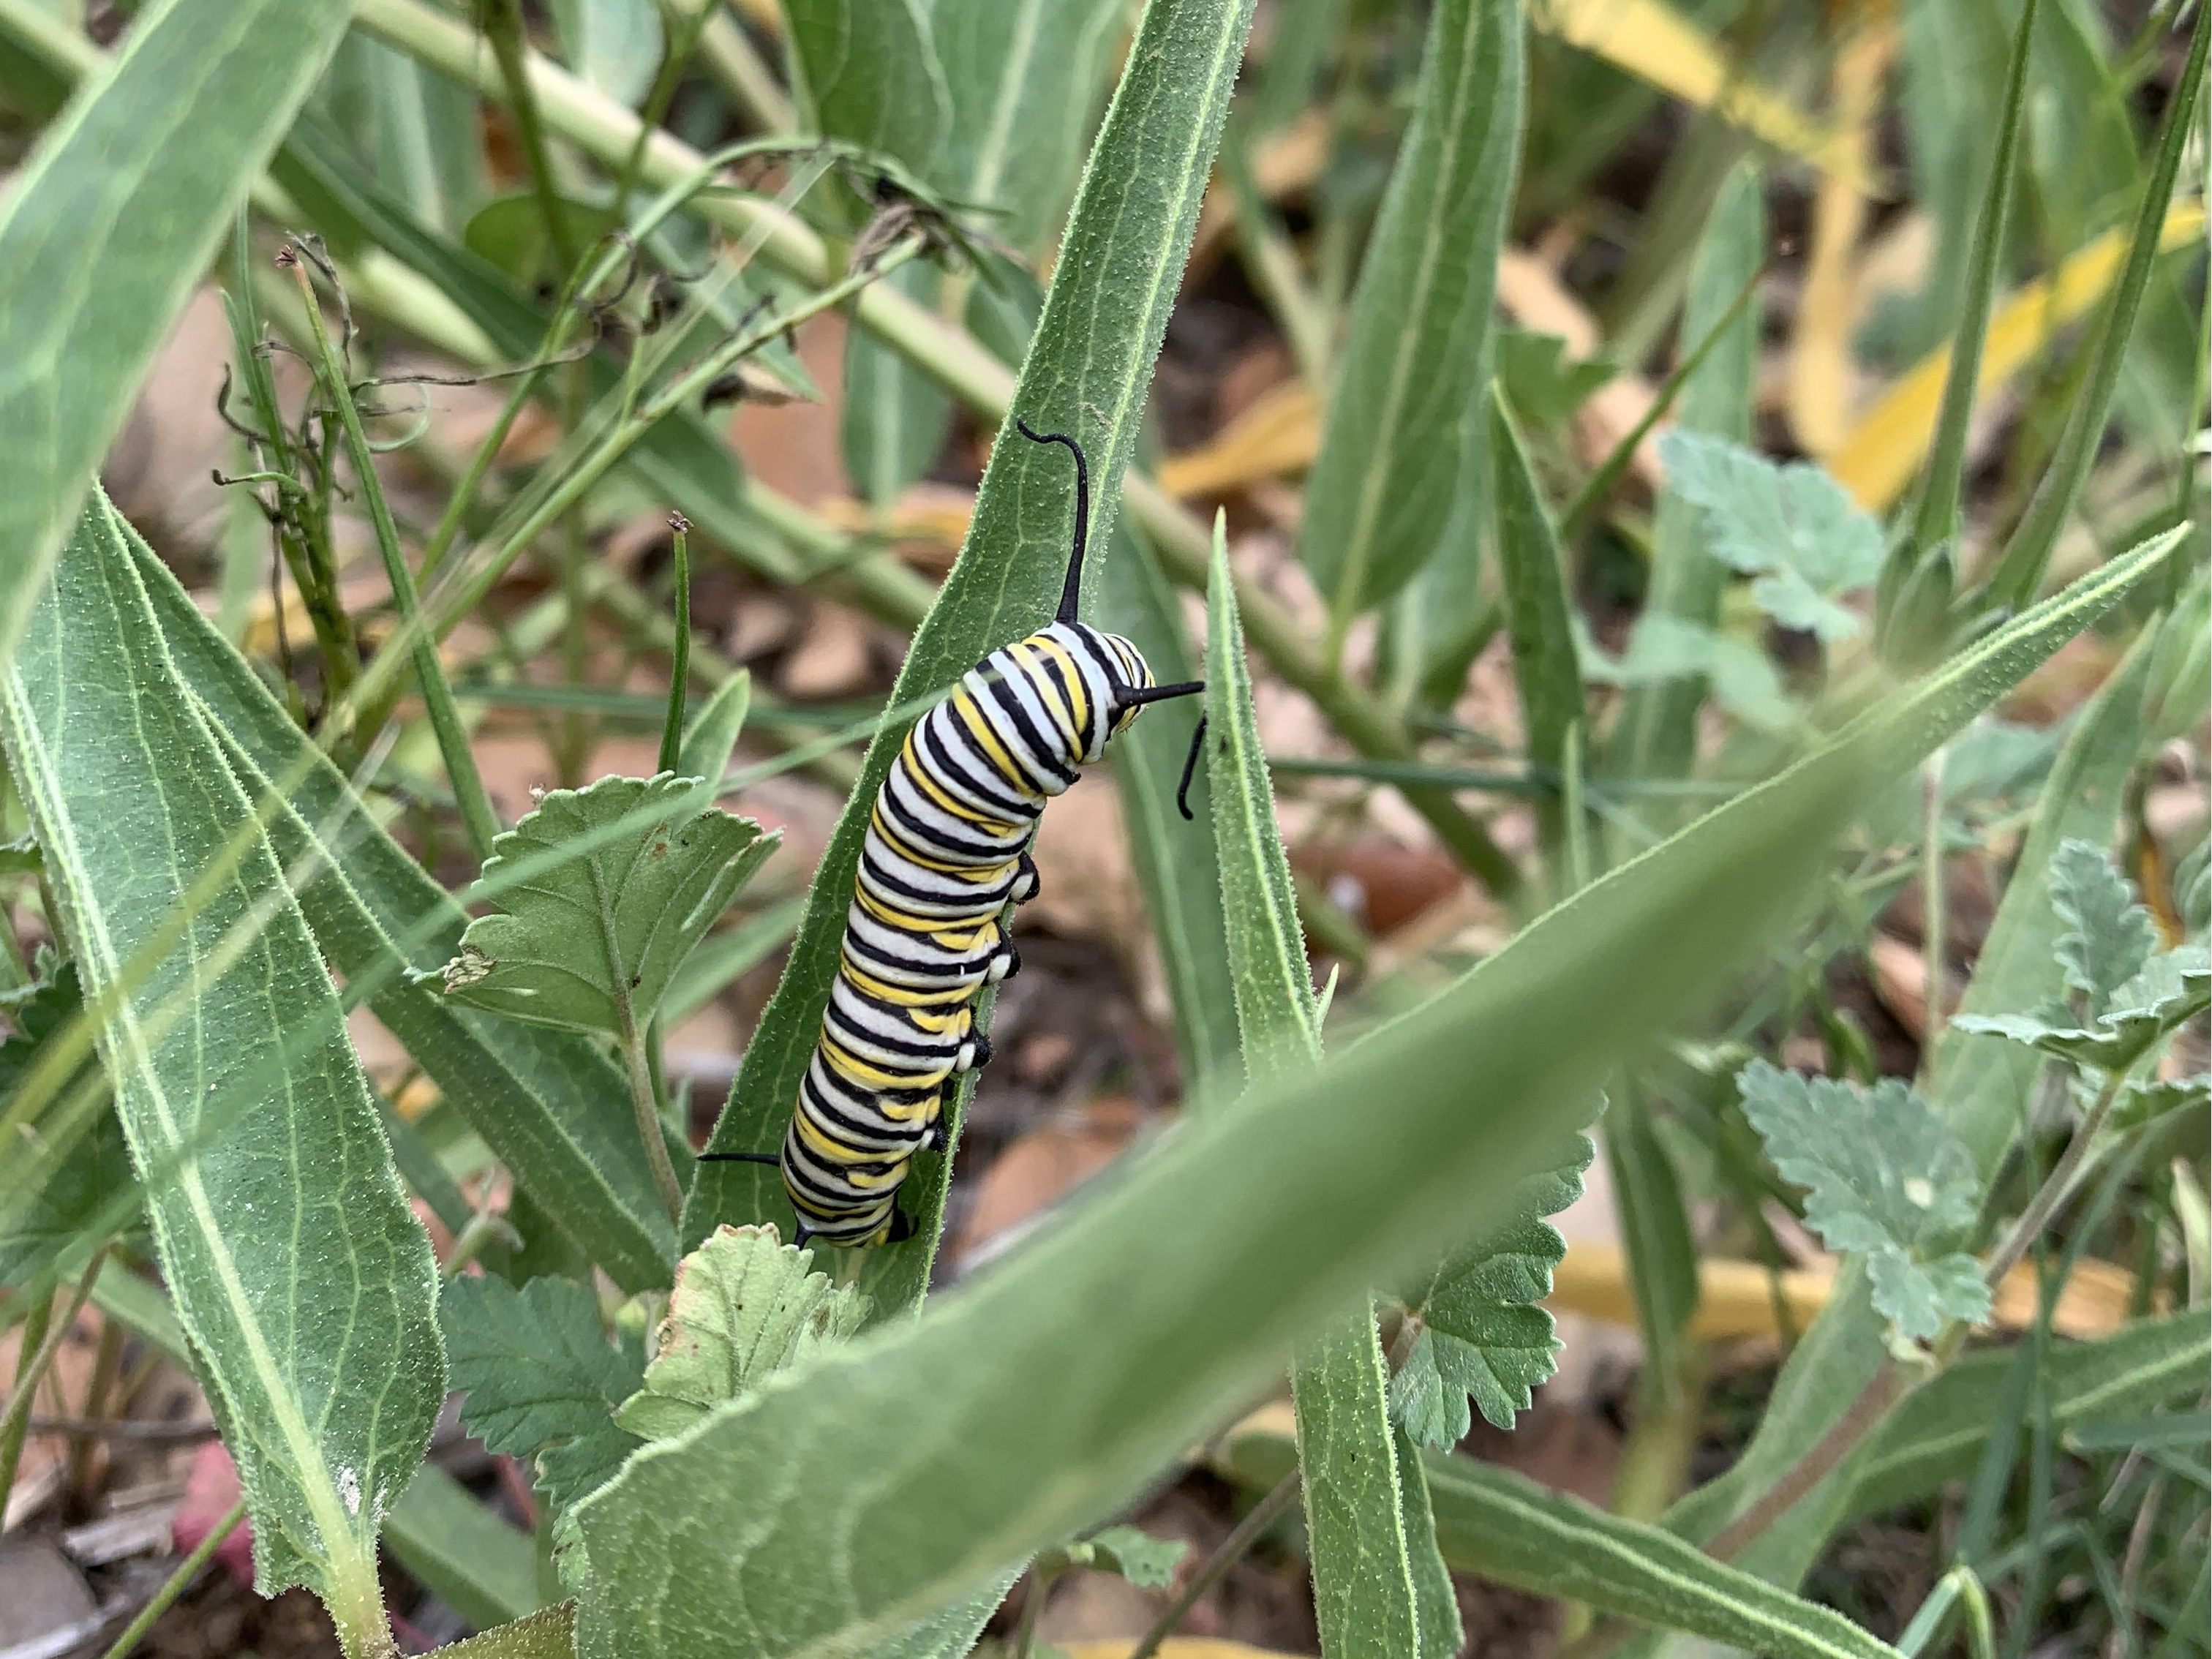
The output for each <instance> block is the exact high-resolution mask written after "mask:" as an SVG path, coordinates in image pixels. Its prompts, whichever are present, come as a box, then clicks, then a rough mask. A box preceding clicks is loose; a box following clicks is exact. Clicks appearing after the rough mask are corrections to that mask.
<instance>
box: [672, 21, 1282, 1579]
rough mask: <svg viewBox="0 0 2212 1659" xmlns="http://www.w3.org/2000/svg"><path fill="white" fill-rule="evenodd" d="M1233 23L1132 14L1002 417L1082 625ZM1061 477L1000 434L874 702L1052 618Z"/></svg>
mask: <svg viewBox="0 0 2212 1659" xmlns="http://www.w3.org/2000/svg"><path fill="white" fill-rule="evenodd" d="M1251 10H1252V0H1189V3H1183V4H1178V5H1174V6H1154V7H1151V8H1149V9H1147V10H1146V13H1145V16H1144V21H1143V22H1142V24H1141V25H1140V26H1139V30H1138V33H1137V38H1136V40H1135V43H1134V44H1133V46H1132V48H1131V51H1130V52H1129V56H1128V59H1127V65H1126V67H1125V69H1124V70H1123V74H1122V78H1121V86H1120V87H1119V88H1118V89H1117V90H1116V91H1115V94H1114V100H1113V102H1112V104H1111V105H1110V106H1109V108H1108V110H1107V112H1106V119H1105V122H1104V124H1103V126H1102V127H1101V128H1100V130H1099V135H1098V142H1097V145H1096V146H1095V147H1094V148H1093V149H1092V152H1091V163H1090V166H1089V167H1088V168H1087V169H1086V171H1085V175H1084V184H1083V187H1082V189H1081V190H1080V191H1079V192H1078V194H1077V197H1076V203H1075V207H1074V210H1073V213H1072V214H1071V215H1070V216H1069V219H1068V226H1067V233H1066V236H1065V237H1064V238H1063V239H1062V240H1061V244H1060V258H1059V260H1058V262H1057V264H1055V266H1054V279H1053V285H1052V289H1051V291H1050V293H1048V295H1046V297H1045V307H1044V313H1043V316H1042V319H1041V321H1040V322H1039V325H1038V327H1037V330H1036V343H1035V345H1034V347H1033V348H1032V349H1031V350H1030V354H1029V356H1028V357H1027V359H1026V360H1025V361H1024V363H1023V365H1022V375H1021V380H1020V383H1019V385H1018V386H1017V387H1016V388H1015V392H1014V398H1013V405H1012V406H1013V408H1014V409H1015V410H1018V411H1019V412H1020V414H1021V416H1023V417H1024V418H1025V419H1026V420H1027V421H1028V422H1029V423H1030V426H1031V427H1032V428H1036V430H1038V431H1065V432H1067V433H1068V434H1070V435H1073V437H1075V438H1076V439H1077V440H1078V441H1079V442H1081V443H1083V444H1084V445H1085V447H1086V448H1087V450H1088V451H1089V453H1090V459H1091V490H1092V501H1091V553H1092V556H1091V560H1090V561H1089V562H1088V563H1087V564H1086V566H1085V580H1084V586H1083V599H1084V614H1085V616H1086V617H1095V616H1097V594H1098V592H1099V588H1100V582H1099V574H1098V569H1097V566H1098V563H1099V562H1100V561H1101V559H1102V558H1103V556H1104V555H1105V552H1106V550H1107V549H1108V547H1109V536H1110V532H1111V530H1112V526H1113V520H1114V516H1115V507H1116V505H1117V487H1118V485H1119V483H1120V482H1121V472H1122V469H1123V468H1124V467H1125V466H1126V465H1127V463H1128V459H1129V456H1130V453H1131V452H1132V450H1133V447H1134V446H1135V443H1136V438H1137V428H1138V425H1139V422H1140V420H1141V417H1142V414H1143V410H1144V404H1145V393H1146V388H1147V386H1149V385H1150V383H1151V380H1152V363H1153V361H1154V359H1155V358H1156V357H1157V356H1158V354H1159V348H1160V341H1161V339H1162V337H1163V336H1164V332H1165V331H1166V328H1167V318H1168V313H1169V312H1170V309H1172V307H1173V306H1174V302H1175V295H1176V285H1177V283H1178V281H1179V279H1180V277H1181V276H1182V266H1183V259H1184V257H1185V255H1186V254H1187V253H1188V251H1189V246H1190V237H1191V233H1192V230H1193V228H1194V227H1195V225H1196V223H1197V218H1198V206H1199V202H1200V197H1202V196H1203V195H1204V194H1205V189H1206V178H1207V174H1208V173H1209V170H1210V167H1211V164H1212V155H1213V146H1214V142H1215V140H1216V139H1217V138H1218V136H1219V134H1220V131H1221V120H1222V117H1223V114H1224V112H1225V110H1226V108H1227V105H1228V98H1229V89H1230V86H1231V83H1232V82H1233V81H1234V80H1235V78H1236V74H1237V64H1238V63H1239V62H1240V61H1241V58H1242V56H1243V44H1244V35H1245V32H1246V30H1247V28H1248V27H1249V25H1250V22H1251ZM1069 471H1070V469H1069V467H1068V465H1067V456H1066V452H1064V451H1063V450H1061V449H1060V448H1059V447H1058V446H1056V445H1038V444H1032V443H1029V442H1026V441H1024V440H1023V439H1022V438H1021V437H1020V435H1018V434H1017V433H1016V432H1015V431H1014V428H1013V424H1012V417H1011V416H1010V417H1009V419H1008V421H1007V422H1006V426H1005V427H1004V428H1002V430H1001V431H1000V435H999V439H998V441H997V443H996V444H995V445H994V448H993V450H992V453H991V460H990V465H989V466H988V467H987V469H986V470H985V472H984V475H983V483H982V487H981V490H980V491H979V492H978V494H977V495H976V499H975V516H974V518H973V520H971V521H970V523H969V531H968V538H967V541H966V543H965V544H964V545H963V548H962V550H961V556H960V557H959V559H958V560H957V562H955V564H954V565H953V568H952V571H951V574H949V575H948V576H947V577H946V578H945V584H944V586H943V587H942V588H941V589H940V591H939V596H938V599H937V602H936V603H935V604H934V605H933V606H932V607H931V610H930V613H929V615H928V617H927V619H925V620H924V622H923V623H922V625H921V629H920V630H919V631H918V632H917V633H916V634H915V641H914V647H913V650H912V651H911V652H910V653H908V657H907V660H906V665H905V666H904V667H903V668H902V670H901V671H900V672H899V678H898V682H897V684H896V686H895V687H894V689H893V691H892V695H891V702H893V704H895V705H904V704H908V703H911V702H915V701H916V700H918V699H921V698H923V697H926V696H929V695H931V694H933V693H936V692H939V691H940V690H944V689H945V688H947V687H949V686H951V684H953V682H954V681H956V680H957V678H959V677H960V676H961V675H962V674H963V673H965V672H966V671H968V670H969V668H971V667H973V666H974V665H975V662H976V661H977V660H978V659H980V658H981V657H983V656H984V655H986V654H987V653H989V652H991V651H993V650H995V649H996V648H997V647H1000V646H1002V645H1005V644H1006V643H1008V642H1009V641H1012V640H1015V639H1018V638H1020V637H1021V636H1022V635H1024V634H1026V633H1027V632H1029V631H1030V629H1033V628H1035V627H1036V626H1037V625H1039V624H1040V623H1042V622H1043V620H1044V619H1045V618H1046V617H1048V616H1049V615H1050V614H1051V612H1052V610H1053V606H1054V602H1055V600H1056V599H1057V598H1058V596H1059V592H1060V586H1061V583H1062V580H1063V577H1064V574H1065V572H1066V558H1067V535H1068V526H1069V523H1070V520H1071V517H1072V513H1071V502H1070V500H1069V496H1070V493H1071V485H1072V483H1073V480H1072V479H1071V477H1069ZM1154 718H1157V715H1155V716H1154ZM905 738H906V728H905V726H904V725H902V724H900V725H893V726H887V727H886V728H885V729H884V730H883V731H882V732H879V733H878V735H877V738H876V739H875V741H874V742H873V743H872V744H870V746H869V749H868V753H867V757H866V760H865V761H864V762H863V763H862V765H861V769H860V781H859V784H858V786H857V787H855V789H854V793H853V795H852V798H851V799H850V800H849V801H848V803H847V805H846V809H845V813H844V816H843V817H842V818H840V819H839V820H838V824H837V829H836V832H835V833H834V834H833V835H832V836H831V837H830V841H829V848H827V850H826V851H825V852H824V853H823V858H822V861H821V863H820V865H819V866H817V870H816V872H815V878H814V884H813V886H812V887H811V890H809V893H808V897H807V913H806V919H805V922H804V923H803V924H802V925H801V927H800V929H799V939H798V942H797V943H796V944H795V945H793V948H792V953H791V959H790V961H789V963H787V965H786V967H785V969H784V975H783V979H782V981H781V983H780V984H779V985H778V986H777V987H776V991H775V996H774V997H773V998H771V999H770V1000H769V1006H768V1007H767V1008H766V1009H765V1010H764V1011H763V1012H762V1015H761V1018H760V1023H759V1024H758V1026H757V1028H756V1030H755V1031H754V1035H753V1040H752V1042H751V1044H750V1046H749V1047H748V1048H746V1050H745V1058H744V1065H743V1066H742V1067H741V1068H740V1070H739V1071H738V1078H737V1081H736V1083H735V1085H733V1086H732V1090H731V1093H730V1100H729V1103H728V1104H727V1105H726V1107H725V1108H724V1109H723V1113H722V1117H721V1119H720V1121H718V1122H717V1123H716V1125H715V1126H714V1134H713V1136H712V1138H711V1140H710V1143H709V1144H710V1146H711V1148H712V1149H713V1150H714V1151H715V1152H767V1151H769V1150H771V1149H772V1148H774V1147H775V1145H776V1144H777V1142H778V1141H779V1140H780V1139H781V1137H782V1134H783V1130H784V1126H785V1124H786V1123H787V1121H789V1118H790V1115H791V1109H792V1103H793V1101H794V1100H796V1099H797V1098H798V1095H799V1079H800V1078H801V1077H802V1076H803V1075H804V1073H805V1069H806V1062H807V1059H808V1056H809V1055H810V1054H811V1052H812V1050H813V1047H814V1039H815V1035H816V1032H817V1030H818V1029H819V1028H820V1025H821V1020H822V1011H823V1007H824V1006H825V1005H826V1004H827V1003H828V1001H829V984H830V981H831V979H832V977H833V976H834V975H835V974H836V964H837V951H838V945H839V942H840V940H841V939H842V935H843V931H844V924H845V910H846V907H847V906H848V903H849V902H850V901H851V896H852V890H853V879H854V872H855V870H856V869H857V868H858V866H859V863H860V841H861V837H862V836H863V835H864V834H865V832H866V823H867V815H868V813H869V811H870V810H871V809H872V806H873V805H874V800H875V795H876V792H877V791H878V789H879V788H880V787H882V785H883V780H884V774H885V773H886V772H888V771H889V770H890V763H891V760H892V758H893V757H894V756H895V755H896V753H897V750H898V746H899V744H901V743H902V742H904V741H905ZM965 1109H966V1102H965V1100H964V1099H961V1098H956V1099H955V1100H954V1101H952V1102H951V1103H948V1109H947V1118H948V1121H947V1128H948V1131H949V1132H951V1133H953V1134H956V1135H957V1130H958V1127H959V1119H960V1115H961V1114H962V1112H963V1111H964V1110H965ZM949 1163H950V1159H949V1158H945V1159H940V1160H937V1161H936V1162H935V1164H934V1167H932V1165H931V1164H927V1163H925V1164H923V1165H922V1166H921V1168H920V1169H919V1170H917V1171H916V1173H915V1175H914V1176H911V1177H909V1179H908V1189H909V1190H910V1191H911V1192H912V1193H913V1194H914V1195H915V1196H914V1198H913V1200H910V1201H912V1202H913V1203H914V1205H915V1210H914V1213H915V1218H916V1221H917V1223H918V1224H919V1227H920V1232H919V1235H918V1237H916V1239H915V1241H914V1242H912V1243H907V1244H904V1245H897V1246H893V1247H891V1248H890V1249H883V1250H878V1251H873V1252H871V1253H870V1259H869V1261H868V1262H867V1264H866V1267H864V1269H863V1283H864V1285H865V1287H866V1289H867V1291H868V1292H869V1294H870V1297H871V1298H872V1302H873V1304H874V1306H875V1310H876V1314H877V1316H878V1317H879V1318H885V1319H888V1318H891V1317H894V1316H896V1315H898V1314H900V1313H902V1312H904V1311H907V1310H910V1309H912V1308H913V1307H914V1306H915V1304H917V1303H919V1302H920V1301H921V1296H922V1292H923V1291H924V1290H925V1288H926V1287H927V1285H928V1282H929V1268H930V1263H931V1261H932V1260H933V1256H934V1253H935V1249H936V1238H937V1233H938V1231H939V1227H940V1226H941V1225H942V1218H943V1213H944V1194H945V1177H946V1170H947V1167H948V1165H949ZM787 1213H788V1210H787V1205H786V1202H785V1200H784V1199H783V1197H782V1195H781V1192H780V1191H779V1190H777V1189H776V1186H775V1180H774V1176H773V1172H772V1171H769V1170H762V1169H760V1168H758V1167H757V1166H751V1165H747V1164H734V1163H714V1164H701V1165H700V1166H699V1168H698V1171H697V1173H696V1175H695V1176H694V1177H693V1183H692V1190H691V1196H690V1200H689V1202H688V1203H687V1204H686V1205H685V1213H684V1237H686V1238H687V1239H690V1240H692V1241H695V1242H696V1240H698V1239H700V1238H702V1237H705V1236H706V1234H707V1233H708V1232H709V1231H712V1229H713V1228H714V1225H715V1224H716V1223H718V1222H720V1221H724V1220H732V1219H735V1220H760V1219H775V1218H781V1217H782V1216H784V1215H787ZM1009 1559H1011V1558H1009ZM994 1565H996V1564H994Z"/></svg>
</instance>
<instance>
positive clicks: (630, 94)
mask: <svg viewBox="0 0 2212 1659" xmlns="http://www.w3.org/2000/svg"><path fill="white" fill-rule="evenodd" d="M551 3H552V11H553V23H554V27H556V29H558V30H559V31H560V35H561V46H562V55H563V56H564V57H566V58H568V66H569V67H570V68H571V69H573V70H575V72H576V73H577V74H578V75H580V76H582V77H583V78H584V79H585V80H586V81H588V82H591V83H592V85H593V86H595V87H597V88H599V90H600V91H601V92H604V93H605V94H606V95H607V96H608V97H610V98H611V99H613V100H615V101H616V102H617V103H618V104H620V105H622V106H624V107H625V108H630V109H635V107H636V106H637V104H638V100H641V99H642V98H643V97H644V96H645V93H646V88H647V87H650V86H651V85H652V84H653V75H654V73H655V72H656V71H657V70H659V68H660V56H661V53H662V52H663V51H664V50H665V46H666V44H667V43H666V41H665V39H664V38H663V36H662V33H661V27H660V8H659V6H658V5H657V4H655V3H654V0H551Z"/></svg>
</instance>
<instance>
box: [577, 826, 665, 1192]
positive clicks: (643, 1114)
mask: <svg viewBox="0 0 2212 1659" xmlns="http://www.w3.org/2000/svg"><path fill="white" fill-rule="evenodd" d="M586 867H587V868H588V869H589V870H590V871H591V874H592V898H593V900H594V901H595V902H596V905H597V908H598V910H599V927H600V931H601V933H602V936H603V937H604V939H605V942H606V949H607V964H608V966H609V967H610V968H611V969H613V972H612V974H611V975H610V977H611V981H612V983H613V994H614V1004H615V1036H616V1039H617V1041H618V1042H620V1043H621V1045H622V1052H623V1072H624V1073H625V1074H626V1075H627V1076H628V1077H629V1102H630V1109H631V1111H632V1112H633V1113H634V1114H635V1116H636V1120H637V1133H638V1138H639V1139H641V1140H642V1141H643V1142H644V1143H645V1161H646V1162H647V1164H649V1165H650V1166H651V1167H652V1170H653V1185H654V1187H656V1188H659V1192H660V1201H661V1202H662V1203H663V1204H665V1205H666V1206H668V1218H669V1219H670V1220H671V1221H681V1220H682V1219H683V1217H684V1188H683V1185H682V1183H681V1182H678V1180H677V1179H676V1166H675V1164H673V1163H672V1162H671V1161H670V1159H669V1156H668V1137H667V1136H666V1135H665V1133H663V1132H662V1130H661V1127H660V1104H659V1101H658V1100H657V1099H656V1098H655V1097H654V1095H653V1066H652V1061H651V1060H650V1059H649V1058H648V1056H647V1053H646V1034H647V1022H645V1021H643V1020H641V1019H639V1018H638V1017H637V1009H636V1007H635V1006H634V1005H633V1004H632V1002H631V1000H630V994H629V977H628V976H627V975H626V974H625V972H624V970H623V960H622V952H621V950H620V948H619V947H618V946H617V944H616V940H615V925H614V906H613V902H612V901H611V899H610V898H609V897H608V896H607V891H606V884H605V881H604V880H603V879H602V878H601V877H600V875H599V856H598V854H592V856H591V857H590V858H589V859H587V860H586Z"/></svg>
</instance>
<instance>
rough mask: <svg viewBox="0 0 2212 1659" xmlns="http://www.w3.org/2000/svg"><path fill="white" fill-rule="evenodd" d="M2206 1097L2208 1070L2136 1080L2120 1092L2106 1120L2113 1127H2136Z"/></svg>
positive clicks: (2211, 1084) (2211, 1096)
mask: <svg viewBox="0 0 2212 1659" xmlns="http://www.w3.org/2000/svg"><path fill="white" fill-rule="evenodd" d="M2208 1100H2212V1072H2199V1073H2197V1075H2196V1076H2194V1077H2177V1078H2143V1079H2136V1080H2135V1081H2132V1082H2130V1084H2128V1085H2127V1086H2126V1087H2125V1088H2124V1089H2122V1090H2121V1091H2120V1096H2119V1098H2118V1100H2116V1101H2114V1102H2113V1103H2112V1116H2111V1117H2110V1118H2109V1119H2108V1120H2107V1121H2109V1122H2110V1123H2111V1124H2112V1127H2113V1128H2115V1129H2121V1130H2126V1129H2140V1128H2142V1127H2143V1126H2144V1125H2146V1124H2149V1123H2155V1122H2156V1121H2158V1120H2159V1119H2160V1118H2162V1117H2164V1116H2166V1115H2167V1114H2168V1113H2170V1112H2185V1111H2188V1110H2190V1109H2191V1108H2194V1107H2198V1106H2202V1105H2203V1104H2204V1103H2206V1102H2207V1101H2208Z"/></svg>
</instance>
